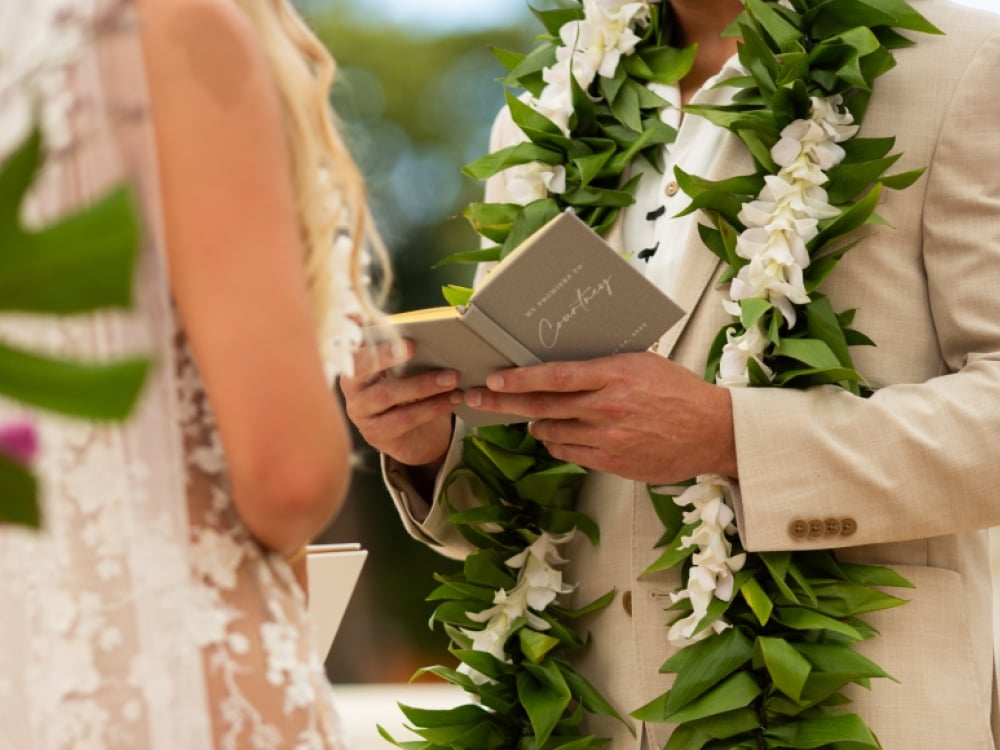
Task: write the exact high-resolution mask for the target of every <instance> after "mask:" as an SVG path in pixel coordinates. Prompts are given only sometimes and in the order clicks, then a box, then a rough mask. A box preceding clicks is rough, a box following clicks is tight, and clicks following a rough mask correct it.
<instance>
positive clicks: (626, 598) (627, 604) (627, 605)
mask: <svg viewBox="0 0 1000 750" xmlns="http://www.w3.org/2000/svg"><path fill="white" fill-rule="evenodd" d="M622 609H624V610H625V612H627V613H628V616H629V617H631V616H632V592H631V591H626V592H625V593H624V594H622Z"/></svg>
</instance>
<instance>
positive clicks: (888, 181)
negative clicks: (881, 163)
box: [881, 168, 927, 190]
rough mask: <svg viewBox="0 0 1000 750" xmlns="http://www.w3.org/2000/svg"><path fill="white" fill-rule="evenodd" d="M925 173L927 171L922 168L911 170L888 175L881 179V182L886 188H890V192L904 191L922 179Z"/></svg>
mask: <svg viewBox="0 0 1000 750" xmlns="http://www.w3.org/2000/svg"><path fill="white" fill-rule="evenodd" d="M926 171H927V170H926V169H924V168H921V169H911V170H910V171H909V172H900V173H899V174H894V175H890V176H889V177H883V178H882V180H881V182H882V184H883V185H885V186H886V187H887V188H891V189H892V190H905V189H906V188H908V187H910V185H912V184H913V183H915V182H916V181H917V180H919V179H920V178H921V177H923V174H924V172H926Z"/></svg>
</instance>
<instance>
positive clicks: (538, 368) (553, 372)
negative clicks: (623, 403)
mask: <svg viewBox="0 0 1000 750" xmlns="http://www.w3.org/2000/svg"><path fill="white" fill-rule="evenodd" d="M612 365H613V360H612V359H611V358H604V359H595V360H591V361H589V362H547V363H545V364H541V365H534V366H531V367H518V368H516V369H513V370H501V371H499V372H495V373H493V374H492V375H490V376H489V377H488V378H487V379H486V387H487V388H489V389H490V390H491V391H496V392H499V393H532V392H548V393H573V392H578V391H596V390H598V389H600V388H603V387H604V386H605V385H607V384H608V381H609V380H610V379H611V377H612V373H611V372H610V370H609V368H610V367H611V366H612Z"/></svg>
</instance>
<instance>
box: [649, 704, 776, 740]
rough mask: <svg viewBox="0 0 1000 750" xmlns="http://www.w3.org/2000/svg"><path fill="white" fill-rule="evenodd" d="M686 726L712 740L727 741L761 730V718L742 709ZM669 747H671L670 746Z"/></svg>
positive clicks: (747, 709)
mask: <svg viewBox="0 0 1000 750" xmlns="http://www.w3.org/2000/svg"><path fill="white" fill-rule="evenodd" d="M684 726H685V728H686V729H691V730H694V731H696V732H698V733H699V734H704V735H705V736H706V737H709V738H711V739H716V740H725V739H729V738H731V737H736V736H738V735H741V734H746V733H748V732H754V731H757V730H759V729H760V716H758V714H757V712H756V711H754V710H753V709H750V708H741V709H737V710H736V711H729V712H728V713H724V714H719V715H718V716H710V717H708V718H706V719H699V720H698V721H692V722H690V723H688V724H685V725H684ZM667 747H670V745H669V744H668V745H667Z"/></svg>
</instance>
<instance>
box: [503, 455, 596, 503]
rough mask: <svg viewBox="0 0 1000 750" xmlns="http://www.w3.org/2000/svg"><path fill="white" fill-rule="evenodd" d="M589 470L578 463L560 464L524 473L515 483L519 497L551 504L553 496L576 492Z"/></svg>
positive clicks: (571, 494)
mask: <svg viewBox="0 0 1000 750" xmlns="http://www.w3.org/2000/svg"><path fill="white" fill-rule="evenodd" d="M586 476H587V470H586V469H584V468H583V467H581V466H577V465H576V464H558V465H557V466H552V467H549V468H547V469H543V470H542V471H535V472H531V473H529V474H524V475H522V476H521V477H520V478H519V479H518V480H517V481H516V482H515V484H514V488H515V490H516V491H517V494H518V497H520V498H521V499H523V500H531V501H533V502H536V503H539V504H540V505H551V504H552V500H553V498H555V497H557V496H559V495H560V494H564V493H565V492H567V491H569V493H570V497H572V496H574V495H575V494H576V490H577V489H578V488H579V486H580V483H581V482H582V481H583V479H584V477H586Z"/></svg>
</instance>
